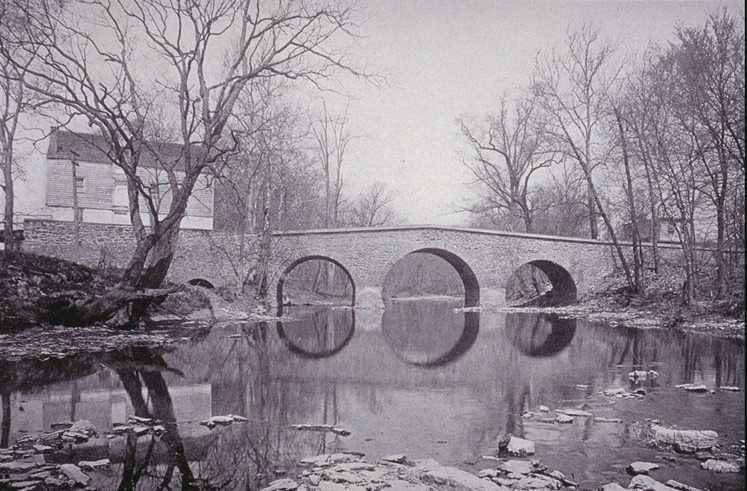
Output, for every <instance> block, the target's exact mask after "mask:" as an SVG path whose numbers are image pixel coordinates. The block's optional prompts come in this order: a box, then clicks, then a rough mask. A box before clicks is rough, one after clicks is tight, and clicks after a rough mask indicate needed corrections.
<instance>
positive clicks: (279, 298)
mask: <svg viewBox="0 0 747 491" xmlns="http://www.w3.org/2000/svg"><path fill="white" fill-rule="evenodd" d="M314 260H318V261H327V262H329V263H332V264H334V265H335V266H337V267H338V268H340V270H342V272H343V273H345V275H346V276H347V279H348V282H349V283H350V289H351V294H350V306H351V307H352V306H354V305H355V281H353V276H352V275H351V274H350V271H348V269H347V268H346V267H345V266H343V265H342V264H341V263H340V262H339V261H337V260H335V259H333V258H331V257H328V256H323V255H319V254H313V255H308V256H303V257H300V258H298V259H296V260H295V261H293V262H291V263H290V264H289V265H288V266H286V267H285V269H283V272H282V273H281V274H280V276H279V277H278V282H277V287H276V289H275V301H276V302H277V312H278V316H281V315H283V286H284V284H285V281H286V278H287V276H288V275H289V274H290V273H291V271H293V269H294V268H295V267H296V266H298V265H299V264H301V263H305V262H307V261H314Z"/></svg>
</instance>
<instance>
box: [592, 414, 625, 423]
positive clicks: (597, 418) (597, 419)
mask: <svg viewBox="0 0 747 491" xmlns="http://www.w3.org/2000/svg"><path fill="white" fill-rule="evenodd" d="M594 422H595V423H622V422H623V420H622V419H620V418H603V417H601V416H594Z"/></svg>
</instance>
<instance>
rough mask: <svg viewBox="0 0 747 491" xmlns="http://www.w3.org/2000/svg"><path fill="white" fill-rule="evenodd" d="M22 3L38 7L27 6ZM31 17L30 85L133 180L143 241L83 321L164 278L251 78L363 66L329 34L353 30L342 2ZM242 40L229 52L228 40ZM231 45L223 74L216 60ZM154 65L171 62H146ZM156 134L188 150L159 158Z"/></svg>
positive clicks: (135, 217) (84, 7)
mask: <svg viewBox="0 0 747 491" xmlns="http://www.w3.org/2000/svg"><path fill="white" fill-rule="evenodd" d="M11 1H14V2H16V3H17V4H19V6H20V7H21V8H23V9H26V10H28V9H29V7H28V5H27V4H26V2H23V1H21V0H11ZM83 12H85V15H81V14H82V13H83ZM28 14H29V15H27V16H26V17H28V18H29V19H30V23H29V25H28V27H27V29H34V31H35V32H38V33H40V35H39V36H38V40H37V41H36V42H35V43H33V45H32V46H27V45H21V49H22V50H24V51H27V52H29V53H30V52H31V50H33V52H37V51H38V53H39V56H38V57H37V60H36V62H35V63H32V65H31V66H30V67H29V68H28V70H27V78H26V85H27V87H28V88H29V89H30V90H32V91H34V92H35V93H38V94H41V95H42V96H44V97H47V98H49V99H50V100H52V101H53V102H54V103H56V104H57V106H58V108H59V109H60V111H61V113H62V117H61V123H67V122H68V121H71V120H75V119H80V118H83V119H84V120H86V121H87V122H88V123H89V125H91V126H92V127H94V128H96V129H97V130H98V131H99V132H100V134H101V135H103V137H104V139H105V141H106V148H103V149H102V150H104V151H105V153H106V155H107V156H108V158H109V159H110V161H111V162H112V163H113V164H114V165H116V166H117V167H119V168H120V169H122V170H123V171H124V173H125V175H126V177H127V189H128V199H129V211H130V219H131V223H132V227H133V232H134V235H135V237H136V239H137V247H136V250H135V252H134V253H133V255H132V258H131V260H130V261H129V264H128V265H127V267H126V269H125V273H124V275H123V277H122V280H121V282H120V285H119V288H118V290H119V291H118V292H117V294H116V295H113V296H111V298H106V297H103V298H100V299H94V300H92V301H91V302H88V303H87V304H85V305H79V304H76V305H74V306H73V307H74V308H75V309H77V310H78V311H79V313H80V315H79V316H78V317H79V318H78V319H77V320H76V321H75V323H78V324H87V323H90V322H93V321H96V320H100V319H102V318H106V317H108V316H110V315H111V311H112V310H113V308H114V307H117V306H118V305H119V306H121V304H122V302H125V303H126V302H127V301H129V299H128V295H126V294H123V291H125V290H130V289H132V288H157V287H159V286H160V285H161V283H162V281H163V279H164V278H165V276H166V273H167V272H168V269H169V266H170V264H171V261H172V259H173V255H174V250H175V247H176V242H177V238H178V233H179V224H180V222H181V220H182V218H183V217H184V215H185V212H186V209H187V202H188V200H189V197H190V196H191V194H192V191H193V189H194V188H195V185H196V184H197V183H198V181H199V179H200V176H201V175H202V174H203V173H204V172H205V171H206V169H208V168H209V167H210V166H211V165H212V164H214V163H215V162H216V161H218V160H219V159H221V158H223V157H224V156H225V155H226V154H227V153H229V152H232V151H235V149H236V147H237V139H236V138H235V137H236V136H237V135H236V134H235V133H234V132H228V131H227V127H228V122H229V119H230V117H231V114H232V112H233V109H234V106H235V104H236V101H237V100H238V98H239V96H240V94H241V93H242V91H243V90H244V88H245V87H246V86H247V84H248V83H249V82H250V81H252V80H256V79H259V78H266V77H285V78H287V79H290V80H298V79H304V80H308V81H311V82H312V83H319V82H320V81H321V80H324V79H325V78H327V77H329V76H330V75H331V74H332V72H333V71H335V70H337V69H345V70H348V71H351V72H354V73H357V72H355V71H354V70H353V69H352V68H350V66H349V65H348V64H347V62H346V60H345V57H344V53H339V52H335V51H334V50H332V48H331V46H332V44H331V42H330V41H331V40H333V39H334V38H335V37H336V36H338V35H344V36H345V35H348V34H349V30H348V27H349V26H350V24H351V15H352V12H351V9H350V8H349V7H348V6H346V5H339V4H338V3H337V2H330V4H327V2H295V1H293V2H291V1H279V2H275V3H273V4H271V5H270V4H267V3H264V2H260V1H258V0H206V1H204V2H189V3H186V4H182V3H176V4H174V3H165V2H161V1H158V0H143V1H140V2H134V3H133V2H128V1H125V0H115V1H111V2H110V1H105V0H89V1H74V2H69V3H68V4H67V5H66V8H65V9H64V10H63V11H62V12H60V13H57V12H52V11H51V10H50V9H48V8H46V6H45V5H42V6H41V7H39V8H36V9H35V10H34V11H33V12H28ZM236 39H238V40H239V41H238V42H237V43H235V44H234V45H233V46H230V47H228V48H227V47H226V42H225V41H226V40H236ZM13 48H14V43H13V42H10V41H6V40H2V42H0V53H2V54H3V55H5V56H6V57H8V56H10V54H11V52H12V49H13ZM221 51H223V54H224V59H225V63H224V68H223V69H219V67H217V66H214V60H215V59H216V58H218V56H216V55H218V54H219V53H220V52H221ZM154 65H157V66H159V67H160V69H159V70H157V71H153V70H147V69H145V70H143V69H142V67H144V66H154ZM159 105H166V106H168V107H170V108H172V109H173V114H174V117H173V119H172V121H166V122H165V121H163V119H161V120H154V117H155V116H158V114H157V111H156V110H155V109H156V108H158V106H159ZM165 123H171V124H170V125H169V124H166V126H167V127H168V131H155V130H156V129H159V128H163V126H164V124H165ZM227 133H230V134H231V135H233V136H234V137H233V138H232V137H230V136H229V137H228V138H227V136H228V135H227ZM154 134H155V135H159V134H160V135H169V136H172V137H173V141H174V143H177V144H178V145H179V149H180V150H179V152H178V155H177V156H176V158H173V159H170V160H169V161H163V159H158V158H157V157H158V156H159V155H161V154H162V152H160V151H159V150H160V149H159V148H158V145H157V144H154V143H153V140H152V138H151V137H152V136H153V135H154ZM227 142H228V143H227ZM144 158H156V159H157V160H159V162H158V164H159V167H160V168H161V169H162V170H163V172H164V173H165V174H166V176H167V180H168V186H169V189H170V191H171V194H172V198H171V203H170V206H169V209H168V210H167V211H166V213H165V215H164V216H161V213H160V210H159V209H158V207H157V205H156V203H155V201H154V197H153V196H152V194H151V193H150V192H149V188H148V186H147V185H146V183H144V182H143V179H142V178H141V176H140V175H139V174H138V168H139V167H140V164H141V161H142V160H143V159H144ZM177 171H179V172H181V175H177ZM141 199H142V200H143V201H144V202H145V211H146V212H147V214H148V217H149V224H147V226H146V223H144V221H143V219H142V218H141V206H140V200H141ZM113 298H117V300H116V301H113ZM115 304H117V305H115ZM114 310H116V309H114ZM136 311H140V312H141V311H142V308H138V309H136Z"/></svg>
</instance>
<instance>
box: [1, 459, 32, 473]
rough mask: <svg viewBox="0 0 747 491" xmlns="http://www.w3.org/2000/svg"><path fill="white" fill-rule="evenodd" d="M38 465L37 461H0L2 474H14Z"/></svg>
mask: <svg viewBox="0 0 747 491" xmlns="http://www.w3.org/2000/svg"><path fill="white" fill-rule="evenodd" d="M38 466H39V464H37V463H36V462H19V461H13V462H0V474H4V473H8V474H14V473H16V472H27V471H30V470H31V469H34V468H35V467H38Z"/></svg>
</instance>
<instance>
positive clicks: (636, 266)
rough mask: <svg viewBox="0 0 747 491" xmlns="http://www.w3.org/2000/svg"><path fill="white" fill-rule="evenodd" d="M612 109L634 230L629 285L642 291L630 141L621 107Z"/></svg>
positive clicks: (634, 290)
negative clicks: (629, 150) (618, 137)
mask: <svg viewBox="0 0 747 491" xmlns="http://www.w3.org/2000/svg"><path fill="white" fill-rule="evenodd" d="M612 109H613V111H614V113H615V119H616V120H617V129H618V131H619V132H620V146H621V148H622V158H623V166H624V167H625V181H626V184H625V186H624V188H625V196H626V198H627V201H628V213H629V214H630V228H631V231H632V234H631V235H632V237H631V238H632V241H633V284H632V285H628V286H630V287H631V289H632V290H633V292H635V293H637V294H638V293H641V290H642V285H641V267H642V264H643V261H642V258H641V236H640V233H639V230H638V213H637V212H636V208H635V198H634V197H633V178H632V177H631V175H630V161H629V158H628V143H627V138H626V136H625V128H624V127H623V119H622V115H621V114H620V109H619V108H618V107H617V106H616V105H613V106H612Z"/></svg>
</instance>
